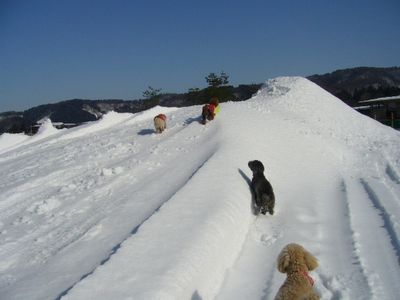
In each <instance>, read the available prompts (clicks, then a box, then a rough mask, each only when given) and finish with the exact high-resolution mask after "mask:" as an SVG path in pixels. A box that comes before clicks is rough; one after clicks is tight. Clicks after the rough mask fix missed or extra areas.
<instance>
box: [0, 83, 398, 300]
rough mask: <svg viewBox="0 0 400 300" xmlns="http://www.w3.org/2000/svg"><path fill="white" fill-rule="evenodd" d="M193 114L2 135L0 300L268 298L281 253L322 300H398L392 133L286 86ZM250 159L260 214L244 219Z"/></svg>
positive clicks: (308, 91)
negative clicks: (264, 192) (311, 262)
mask: <svg viewBox="0 0 400 300" xmlns="http://www.w3.org/2000/svg"><path fill="white" fill-rule="evenodd" d="M200 111H201V107H200V106H195V107H186V108H179V109H178V108H164V107H155V108H153V109H151V110H148V111H145V112H142V113H138V114H118V113H114V112H111V113H108V114H107V115H105V116H104V118H103V119H102V120H99V121H96V122H93V123H90V124H87V125H84V126H81V127H76V128H73V129H68V130H55V129H54V128H53V127H52V126H51V123H50V122H47V123H44V124H43V126H42V129H41V131H40V132H39V133H38V134H37V135H36V136H33V137H24V136H18V135H8V134H3V136H1V137H0V299H4V300H11V299H15V300H17V299H18V300H21V299H24V300H26V299H29V300H35V299H38V300H39V299H40V300H43V299H63V300H65V299H81V300H87V299H96V300H99V299H107V300H109V299H135V300H136V299H144V300H151V299H163V300H168V299H192V300H199V299H203V300H208V299H215V300H222V299H229V300H233V299H237V300H242V299H248V300H252V299H256V300H261V299H273V297H274V295H275V294H276V292H277V290H278V289H279V287H280V285H281V284H282V283H283V281H284V279H285V275H284V274H281V273H279V272H278V271H277V269H276V258H277V256H278V254H279V252H280V250H281V249H282V247H283V246H285V245H286V244H288V243H291V242H296V243H299V244H301V245H303V246H304V247H305V248H306V249H308V250H309V251H310V252H311V253H313V254H314V255H315V256H316V257H317V258H318V260H319V264H320V265H319V267H318V268H317V269H316V270H315V271H313V272H311V276H312V277H313V278H314V279H315V287H316V289H317V290H318V292H319V293H320V294H321V296H322V299H352V300H354V299H377V300H378V299H379V300H384V299H387V300H393V299H400V284H399V283H400V268H399V264H400V133H399V132H397V131H395V130H393V129H391V128H389V127H386V126H384V125H381V124H379V123H377V122H376V121H374V120H372V119H370V118H368V117H365V116H363V115H360V114H359V113H357V112H356V111H354V110H353V109H351V108H350V107H348V106H346V105H345V104H343V103H342V102H341V101H340V100H338V99H337V98H335V97H333V96H332V95H330V94H328V93H327V92H325V91H324V90H322V89H321V88H319V87H318V86H316V85H315V84H313V83H311V82H310V81H308V80H306V79H304V78H300V77H281V78H276V79H272V80H269V81H268V82H267V83H266V86H265V87H264V88H263V89H262V90H261V91H260V92H259V93H258V94H257V95H256V96H254V97H253V98H252V99H250V100H248V101H245V102H235V103H234V102H232V103H230V102H228V103H223V104H221V112H220V114H219V115H218V116H217V118H216V119H215V120H214V121H212V122H211V123H209V124H207V125H206V126H203V125H201V124H199V123H198V120H199V119H198V117H199V114H200ZM157 113H165V114H166V115H167V117H168V128H167V130H166V131H165V132H164V133H163V134H160V135H156V134H155V133H154V131H153V123H152V122H153V121H152V119H153V117H154V115H156V114H157ZM254 159H258V160H261V161H262V162H263V163H264V165H265V167H266V172H265V175H266V177H267V178H268V179H269V180H270V182H271V183H272V186H273V187H274V191H275V195H276V207H275V210H276V212H275V214H274V215H273V216H270V215H266V216H263V215H260V216H255V215H254V214H253V213H252V210H251V199H252V195H251V192H250V189H249V181H250V179H251V172H250V170H249V168H248V167H247V162H248V161H249V160H254Z"/></svg>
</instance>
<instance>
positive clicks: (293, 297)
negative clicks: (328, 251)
mask: <svg viewBox="0 0 400 300" xmlns="http://www.w3.org/2000/svg"><path fill="white" fill-rule="evenodd" d="M317 267H318V261H317V259H316V258H315V257H314V256H313V255H312V254H310V253H309V252H308V251H307V250H306V249H304V248H303V247H302V246H300V245H298V244H294V243H293V244H289V245H286V246H285V247H284V248H283V249H282V251H281V253H280V254H279V256H278V270H279V272H281V273H286V274H287V277H286V280H285V282H284V283H283V285H282V286H281V287H280V289H279V291H278V293H277V294H276V296H275V300H318V299H320V296H319V295H318V294H317V292H316V291H315V290H314V288H313V284H314V282H313V280H312V278H311V277H310V276H309V275H308V271H312V270H314V269H315V268H317Z"/></svg>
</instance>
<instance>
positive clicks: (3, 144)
mask: <svg viewBox="0 0 400 300" xmlns="http://www.w3.org/2000/svg"><path fill="white" fill-rule="evenodd" d="M28 138H29V136H27V135H25V134H23V133H17V134H10V133H3V134H2V135H0V153H1V152H4V151H7V149H9V148H12V147H14V146H16V145H18V144H20V143H22V142H24V141H26V140H27V139H28Z"/></svg>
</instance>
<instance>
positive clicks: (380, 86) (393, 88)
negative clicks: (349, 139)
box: [307, 67, 400, 106]
mask: <svg viewBox="0 0 400 300" xmlns="http://www.w3.org/2000/svg"><path fill="white" fill-rule="evenodd" d="M307 78H308V79H309V80H311V81H313V82H315V83H316V84H318V85H319V86H320V87H322V88H323V89H325V90H327V91H328V92H330V93H331V94H333V95H335V96H336V97H338V98H339V99H341V100H343V101H344V102H345V103H346V104H348V105H350V106H356V105H357V104H358V102H359V101H362V100H368V99H375V98H380V97H389V96H398V95H400V68H399V67H391V68H370V67H359V68H352V69H344V70H337V71H334V72H332V73H328V74H324V75H312V76H309V77H307Z"/></svg>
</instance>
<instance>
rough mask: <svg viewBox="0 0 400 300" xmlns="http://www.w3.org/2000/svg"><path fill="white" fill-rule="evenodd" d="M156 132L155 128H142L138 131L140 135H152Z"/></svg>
mask: <svg viewBox="0 0 400 300" xmlns="http://www.w3.org/2000/svg"><path fill="white" fill-rule="evenodd" d="M153 133H156V131H155V130H154V129H142V130H140V131H139V132H138V135H150V134H153Z"/></svg>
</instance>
